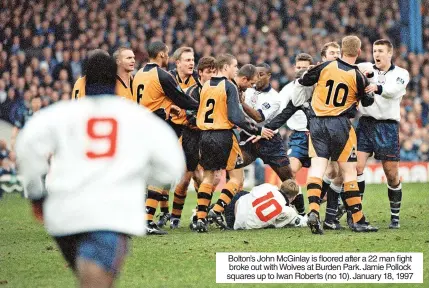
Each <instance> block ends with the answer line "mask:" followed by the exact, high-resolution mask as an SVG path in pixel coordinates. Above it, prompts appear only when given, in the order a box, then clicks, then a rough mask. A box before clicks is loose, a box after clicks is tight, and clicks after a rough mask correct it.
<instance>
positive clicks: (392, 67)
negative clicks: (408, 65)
mask: <svg viewBox="0 0 429 288" xmlns="http://www.w3.org/2000/svg"><path fill="white" fill-rule="evenodd" d="M372 67H373V68H374V69H377V70H379V69H378V68H377V66H375V64H374V66H372ZM393 69H395V64H393V62H391V63H390V67H389V69H387V71H386V72H385V73H387V72H389V71H391V70H393ZM379 71H380V70H379Z"/></svg>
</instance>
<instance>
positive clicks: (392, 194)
mask: <svg viewBox="0 0 429 288" xmlns="http://www.w3.org/2000/svg"><path fill="white" fill-rule="evenodd" d="M387 194H388V196H389V202H390V220H391V221H392V222H399V212H400V210H401V200H402V185H401V183H399V185H398V186H396V187H390V186H389V185H387Z"/></svg>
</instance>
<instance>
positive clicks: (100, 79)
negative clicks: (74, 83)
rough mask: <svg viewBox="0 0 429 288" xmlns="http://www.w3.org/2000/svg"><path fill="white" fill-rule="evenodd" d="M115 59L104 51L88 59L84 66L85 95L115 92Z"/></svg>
mask: <svg viewBox="0 0 429 288" xmlns="http://www.w3.org/2000/svg"><path fill="white" fill-rule="evenodd" d="M117 68H118V66H117V65H116V61H115V60H114V59H113V58H112V57H110V56H109V55H106V54H104V53H97V54H95V55H92V56H91V57H89V59H88V63H87V68H86V95H87V96H94V95H102V94H115V85H116V71H117Z"/></svg>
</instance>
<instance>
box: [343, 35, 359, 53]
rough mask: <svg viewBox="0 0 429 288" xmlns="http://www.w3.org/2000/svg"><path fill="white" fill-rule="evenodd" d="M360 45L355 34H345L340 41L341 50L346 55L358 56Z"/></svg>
mask: <svg viewBox="0 0 429 288" xmlns="http://www.w3.org/2000/svg"><path fill="white" fill-rule="evenodd" d="M360 47H361V41H360V39H359V38H358V37H357V36H353V35H351V36H346V37H344V38H343V40H342V41H341V50H342V53H343V55H344V56H346V57H357V56H359V50H360Z"/></svg>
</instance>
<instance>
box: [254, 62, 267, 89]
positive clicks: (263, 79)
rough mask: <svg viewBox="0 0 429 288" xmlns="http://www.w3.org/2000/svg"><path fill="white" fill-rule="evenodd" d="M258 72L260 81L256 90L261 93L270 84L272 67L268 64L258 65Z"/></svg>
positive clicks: (257, 82)
mask: <svg viewBox="0 0 429 288" xmlns="http://www.w3.org/2000/svg"><path fill="white" fill-rule="evenodd" d="M256 72H257V73H258V81H256V85H255V89H256V90H258V91H261V90H263V89H264V88H266V87H267V86H268V85H269V84H270V79H271V66H270V65H268V64H267V63H261V64H258V65H256Z"/></svg>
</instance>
